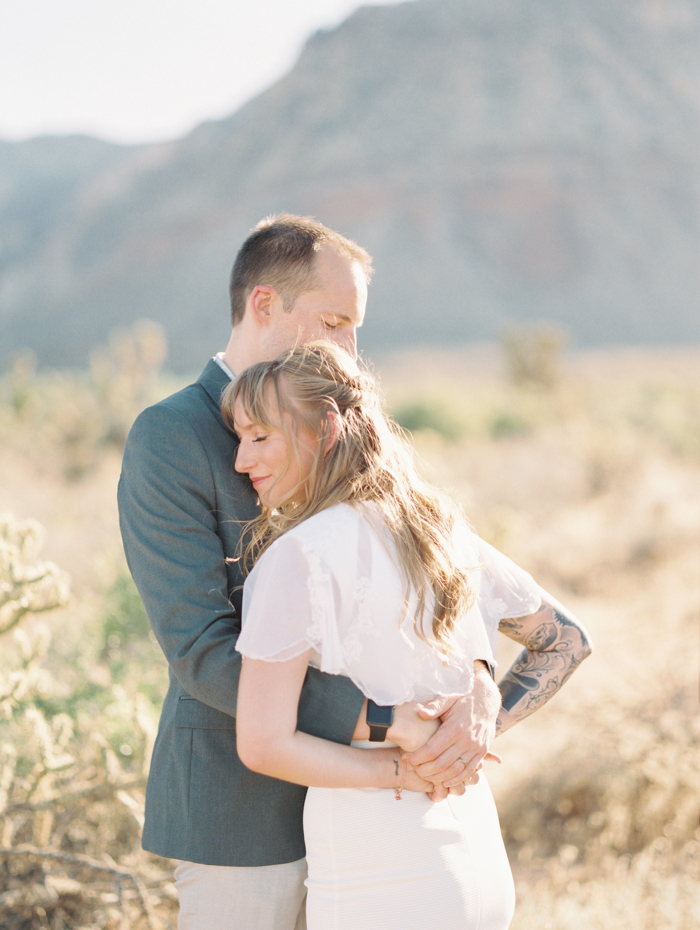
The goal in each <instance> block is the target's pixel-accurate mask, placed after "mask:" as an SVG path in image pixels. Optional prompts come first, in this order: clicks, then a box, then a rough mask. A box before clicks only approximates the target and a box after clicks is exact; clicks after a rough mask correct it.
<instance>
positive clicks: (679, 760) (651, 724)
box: [500, 687, 700, 930]
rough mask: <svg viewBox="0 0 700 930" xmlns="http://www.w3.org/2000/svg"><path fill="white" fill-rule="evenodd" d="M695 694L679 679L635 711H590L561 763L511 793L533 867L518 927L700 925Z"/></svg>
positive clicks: (510, 818)
mask: <svg viewBox="0 0 700 930" xmlns="http://www.w3.org/2000/svg"><path fill="white" fill-rule="evenodd" d="M695 705H696V698H695V695H694V694H693V693H692V691H691V689H690V688H687V689H686V688H680V687H679V688H677V689H676V690H673V689H672V688H671V689H670V690H669V694H668V696H667V698H666V699H665V700H662V699H660V698H658V697H657V698H655V699H653V700H650V701H649V702H648V703H647V704H646V705H642V706H638V707H635V708H630V709H627V710H626V711H623V709H622V708H621V707H618V708H615V709H612V708H610V707H602V708H601V709H600V710H599V711H597V712H593V713H590V712H589V713H588V714H587V716H586V727H585V729H581V730H580V731H579V732H578V733H577V735H576V738H575V739H574V740H572V741H571V744H570V745H569V746H568V747H567V749H566V750H565V751H564V752H562V753H560V754H559V755H558V757H557V759H556V760H555V762H554V774H553V772H552V768H551V767H547V768H546V769H543V771H542V772H541V773H539V774H537V775H535V776H534V777H532V778H530V779H528V780H523V781H522V782H521V783H520V784H518V788H517V791H516V792H514V793H513V794H512V795H511V796H509V797H508V798H506V799H505V801H504V802H502V804H501V806H500V816H501V826H502V828H503V831H504V837H505V840H506V844H507V846H508V848H509V854H510V858H511V861H512V862H513V864H514V871H515V874H516V877H517V876H518V875H520V876H523V877H524V880H521V882H520V888H519V897H520V898H521V899H524V900H523V903H522V904H521V907H519V909H518V911H516V920H515V922H514V930H529V928H530V927H535V926H537V927H542V926H551V927H552V928H557V930H560V928H564V930H567V928H571V930H573V928H577V927H581V926H585V927H588V928H591V930H598V928H600V930H603V928H610V927H614V928H625V930H626V928H627V927H630V926H634V927H636V928H639V930H665V928H679V930H680V928H683V930H686V928H687V930H691V928H694V927H695V926H697V921H698V919H700V898H699V897H698V895H697V887H698V886H697V882H698V880H699V879H700V824H699V823H698V799H697V772H698V768H699V767H700V722H699V721H698V719H697V716H696V714H695ZM664 898H666V899H664ZM544 914H546V915H547V917H548V918H549V920H550V921H551V922H550V923H543V922H542V917H543V915H544ZM553 918H554V919H553Z"/></svg>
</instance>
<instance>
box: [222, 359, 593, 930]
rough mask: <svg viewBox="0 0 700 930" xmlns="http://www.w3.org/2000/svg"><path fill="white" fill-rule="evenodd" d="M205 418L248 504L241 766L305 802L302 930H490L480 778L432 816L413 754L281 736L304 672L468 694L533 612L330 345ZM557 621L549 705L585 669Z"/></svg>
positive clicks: (489, 811) (496, 884)
mask: <svg viewBox="0 0 700 930" xmlns="http://www.w3.org/2000/svg"><path fill="white" fill-rule="evenodd" d="M222 409H223V411H224V415H225V417H226V418H227V420H228V422H229V423H230V424H231V425H232V426H233V428H234V429H235V431H236V433H237V434H238V436H239V439H240V446H239V449H238V453H237V458H236V463H235V465H236V469H237V470H238V471H240V472H244V473H247V474H248V475H249V476H250V479H251V481H252V483H253V487H254V488H255V490H256V491H257V493H258V496H259V498H260V501H261V504H262V511H261V514H260V517H259V518H258V519H257V520H256V521H255V522H254V524H253V526H252V528H251V536H250V541H249V544H248V546H247V549H246V552H245V553H244V559H245V560H246V563H247V564H248V565H249V566H250V565H254V567H252V570H251V571H250V574H249V575H248V578H247V580H246V584H245V588H244V606H243V632H242V633H241V635H240V637H239V640H238V646H237V648H238V649H239V651H240V652H241V653H242V654H243V656H244V661H243V668H242V672H241V678H240V685H239V696H238V708H237V720H236V727H237V739H238V751H239V754H240V757H241V759H242V761H243V762H244V763H245V764H246V765H247V766H248V767H249V768H251V769H253V770H255V771H258V772H261V773H263V774H266V775H270V776H273V777H276V778H281V779H284V780H287V781H292V782H296V783H297V784H302V785H310V786H312V787H311V788H310V790H309V793H308V795H307V801H306V807H305V814H304V831H305V838H306V845H307V861H308V868H309V878H308V881H307V887H308V898H307V921H308V927H309V930H358V928H360V927H362V928H365V930H373V928H375V927H376V928H377V930H379V928H382V930H393V928H396V930H399V928H400V930H412V928H415V930H419V928H420V930H425V928H426V927H431V926H434V927H439V928H440V930H505V928H506V927H507V926H508V924H509V923H510V920H511V917H512V913H513V906H514V895H513V884H512V878H511V874H510V869H509V866H508V862H507V858H506V855H505V850H504V847H503V843H502V840H501V836H500V830H499V825H498V818H497V814H496V811H495V807H494V804H493V799H492V797H491V794H490V791H489V788H488V785H487V783H486V780H485V779H484V778H483V776H482V775H477V777H476V781H477V783H476V784H475V785H474V786H473V787H470V788H468V789H467V791H466V792H465V793H464V794H463V795H461V796H455V795H450V796H449V797H447V798H446V799H445V800H442V801H440V802H438V803H432V801H431V800H430V799H429V797H428V795H427V793H426V792H428V791H430V790H431V788H432V787H433V785H431V784H430V782H428V781H425V780H423V779H422V778H421V777H420V776H419V775H418V773H417V772H416V771H415V770H414V769H413V768H412V767H411V766H410V765H409V764H408V762H407V759H406V758H405V756H404V754H403V752H402V751H401V749H407V750H412V749H416V748H417V745H416V744H415V743H414V744H411V743H410V742H408V743H407V742H406V741H405V740H404V739H402V738H401V736H399V737H397V739H398V741H399V742H401V749H399V748H397V747H396V745H395V744H392V743H390V744H387V743H380V744H377V743H367V744H365V743H361V744H359V745H358V744H353V746H351V747H348V746H341V745H337V744H334V743H329V742H326V741H324V740H321V739H318V738H316V737H312V736H309V735H307V734H305V733H302V732H300V731H297V729H296V713H297V705H298V699H299V693H300V690H301V686H302V683H303V680H304V676H305V674H306V669H307V667H308V664H309V662H313V663H315V664H317V665H318V666H319V667H320V668H321V669H322V670H323V671H326V672H329V673H332V674H343V675H349V676H350V677H351V678H352V679H353V681H354V682H355V683H356V684H357V685H358V687H359V688H360V689H361V690H362V691H363V693H364V694H365V695H367V697H368V698H370V699H371V700H372V701H374V702H376V704H378V705H383V706H387V705H395V704H399V703H403V702H405V701H410V700H423V701H424V700H429V699H430V698H432V697H434V696H437V695H446V694H460V693H461V694H467V693H469V691H470V689H471V686H472V682H473V663H474V660H475V659H477V658H489V657H492V655H493V652H494V651H495V649H494V648H493V647H494V645H495V640H496V637H497V629H498V625H499V622H500V621H501V620H504V619H506V618H507V619H508V623H507V624H506V632H509V633H510V635H513V636H514V638H517V639H520V640H521V641H523V637H524V636H527V635H529V631H530V627H529V626H528V622H529V620H530V618H532V617H536V616H537V615H538V613H539V611H541V609H542V605H543V598H546V596H545V595H544V594H543V592H542V590H541V589H540V588H539V587H538V586H537V585H536V584H535V582H534V581H533V580H532V578H531V577H530V576H529V575H527V574H526V573H525V572H523V571H522V570H521V569H519V568H518V567H517V566H515V565H514V564H513V563H512V562H510V560H508V559H506V558H505V557H504V556H502V555H501V554H500V553H498V552H496V551H495V550H494V549H492V548H491V547H490V546H488V545H487V544H486V543H484V542H482V541H481V540H479V539H478V537H476V536H475V535H474V534H473V533H471V532H470V531H469V529H468V528H467V526H466V524H464V522H463V521H462V520H461V518H460V516H459V513H458V511H457V510H456V508H455V507H454V505H453V504H452V503H451V502H450V500H449V499H448V498H447V497H445V496H444V495H442V494H440V493H439V492H438V491H436V490H435V489H433V488H431V487H429V486H428V485H426V484H425V482H423V481H422V480H421V479H420V477H419V476H418V474H417V472H416V470H415V468H414V466H413V462H412V457H411V450H410V446H409V445H408V444H407V443H406V441H405V440H404V439H403V437H402V436H401V434H400V431H399V430H398V428H397V427H395V425H394V424H392V423H391V422H390V421H389V420H387V418H386V417H385V416H384V414H383V412H382V410H381V407H380V404H379V400H378V398H377V394H376V391H375V389H374V385H373V383H372V381H371V379H370V378H369V377H368V376H367V375H366V374H363V373H362V372H360V371H359V369H358V367H357V365H356V364H355V363H354V362H353V361H352V360H351V359H350V358H349V357H348V356H347V355H346V354H345V353H344V352H342V350H340V349H338V348H337V347H335V346H332V345H326V344H315V345H311V346H305V347H300V348H297V349H295V350H293V351H292V352H290V353H288V354H287V355H285V356H283V357H282V358H280V359H278V360H276V361H274V362H270V363H262V364H259V365H255V366H253V367H252V368H250V369H248V370H247V371H246V372H244V373H243V374H242V375H241V376H240V377H239V378H238V379H237V380H236V381H235V382H234V383H233V384H232V385H231V386H230V388H229V389H228V390H227V392H226V393H225V395H224V398H223V400H222ZM548 604H549V602H548ZM549 609H553V608H551V607H549ZM559 609H560V608H559ZM559 616H561V614H560V615H559ZM514 618H521V619H520V620H518V619H514ZM565 622H566V623H567V624H568V625H569V626H573V627H574V628H575V629H576V630H577V631H581V635H580V637H579V642H580V644H581V646H580V648H578V649H574V650H573V651H570V654H567V655H566V656H565V657H564V659H563V661H564V666H565V667H564V669H559V670H558V672H557V676H556V683H555V686H554V690H556V688H557V687H559V686H560V685H561V683H563V680H564V679H565V678H566V677H568V674H570V672H571V671H572V670H573V667H575V665H576V664H577V663H578V661H580V659H581V658H582V657H584V656H585V654H587V653H586V649H585V648H584V647H583V645H582V644H583V643H585V634H584V633H583V631H582V628H580V626H578V625H577V624H576V621H575V620H573V618H571V617H570V616H568V615H567V616H566V621H565ZM540 625H541V624H540ZM523 630H526V632H525V633H523ZM547 643H548V645H547V647H546V648H548V649H550V650H551V646H552V638H551V636H550V637H549V639H548V640H547ZM557 656H558V658H559V659H561V657H562V653H561V652H558V653H557ZM543 668H544V666H543V665H542V663H540V677H542V669H543ZM511 671H512V670H511ZM506 677H507V676H506ZM544 677H545V678H547V675H546V674H545V675H544ZM550 677H552V676H550ZM511 685H512V686H513V687H520V689H521V690H522V685H520V684H518V681H517V680H516V679H513V680H512V681H511ZM525 690H527V688H526V689H525ZM545 690H546V692H547V694H549V693H551V691H552V687H551V682H550V683H548V684H547V685H546V687H545ZM530 698H532V695H530ZM516 703H517V702H516ZM528 703H529V704H532V701H531V700H530V701H529V702H528ZM513 706H515V705H513ZM530 709H531V708H530ZM526 712H529V711H523V712H522V714H521V715H524V713H526ZM511 717H512V719H510V720H509V721H508V723H512V722H514V720H515V719H517V718H518V711H517V708H516V710H515V711H511ZM389 735H390V736H392V737H393V736H394V733H393V732H392V731H390V733H389ZM423 740H424V738H423ZM377 746H379V747H380V748H377ZM368 748H372V751H371V752H368V751H367V749H368ZM423 771H424V769H423ZM387 788H389V789H391V788H393V789H394V791H393V792H392V791H387V790H385V789H387ZM403 789H412V790H410V791H404V790H403ZM394 799H398V800H401V801H402V803H401V804H394V803H393V802H394Z"/></svg>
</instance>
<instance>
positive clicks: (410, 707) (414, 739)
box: [386, 701, 440, 752]
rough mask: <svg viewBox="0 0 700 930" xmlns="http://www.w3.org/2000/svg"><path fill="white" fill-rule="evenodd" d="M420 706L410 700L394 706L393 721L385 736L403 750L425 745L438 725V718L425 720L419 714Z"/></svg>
mask: <svg viewBox="0 0 700 930" xmlns="http://www.w3.org/2000/svg"><path fill="white" fill-rule="evenodd" d="M422 706H423V705H422V704H418V703H416V702H415V701H411V702H410V703H407V704H399V705H398V706H397V707H395V708H394V722H393V723H392V725H391V726H390V727H389V729H388V730H387V733H386V738H387V739H388V740H391V742H392V743H396V745H397V746H400V747H401V749H403V750H404V752H414V751H415V750H416V749H420V747H421V746H425V744H426V743H427V742H428V740H429V739H430V738H431V737H432V736H433V735H434V734H435V733H436V732H437V730H438V728H439V726H440V721H439V720H438V719H433V720H426V719H424V718H423V717H421V716H419V711H420V710H421V708H422Z"/></svg>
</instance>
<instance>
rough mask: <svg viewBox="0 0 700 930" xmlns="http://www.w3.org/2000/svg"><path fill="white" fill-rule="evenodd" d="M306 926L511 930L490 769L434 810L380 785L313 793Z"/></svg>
mask: <svg viewBox="0 0 700 930" xmlns="http://www.w3.org/2000/svg"><path fill="white" fill-rule="evenodd" d="M304 835H305V838H306V858H307V862H308V867H309V877H308V880H307V882H306V885H307V889H308V897H307V910H306V913H307V923H308V930H430V928H432V927H435V928H439V930H506V928H507V927H508V925H509V924H510V921H511V919H512V917H513V910H514V907H515V893H514V889H513V878H512V875H511V871H510V866H509V865H508V858H507V856H506V851H505V848H504V846H503V840H502V838H501V831H500V827H499V823H498V815H497V813H496V805H495V804H494V801H493V796H492V794H491V789H490V788H489V786H488V783H487V781H486V778H485V777H484V775H483V773H481V777H480V779H479V783H478V784H477V785H472V786H470V787H468V788H467V790H466V793H465V794H464V795H462V796H461V797H457V796H452V795H450V796H449V797H448V798H447V799H446V800H445V801H441V802H439V803H438V804H434V803H433V802H432V801H430V800H429V799H428V797H427V796H426V795H424V794H418V793H416V792H412V791H404V792H403V797H402V799H401V800H400V801H397V800H396V798H395V796H394V792H393V791H391V790H387V789H383V788H361V789H354V788H309V791H308V794H307V798H306V805H305V808H304Z"/></svg>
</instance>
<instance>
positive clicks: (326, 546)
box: [262, 504, 364, 558]
mask: <svg viewBox="0 0 700 930" xmlns="http://www.w3.org/2000/svg"><path fill="white" fill-rule="evenodd" d="M363 521H364V517H363V514H362V513H361V512H360V511H359V510H357V509H356V508H355V507H353V506H351V505H350V504H333V506H331V507H326V508H325V510H321V511H319V512H318V513H315V514H314V515H313V516H311V517H309V518H308V519H306V520H303V521H302V522H301V523H298V524H297V525H296V526H294V527H292V529H290V530H287V532H286V533H284V534H283V535H282V536H279V537H278V538H277V539H276V540H275V541H274V542H273V543H272V545H271V546H270V547H269V549H268V550H267V552H272V551H273V550H274V551H277V552H279V551H280V550H287V551H288V550H290V549H299V548H301V549H303V550H304V551H308V552H311V551H313V552H316V553H318V554H319V555H324V554H333V553H335V552H337V551H338V550H339V549H344V548H347V546H348V544H349V542H350V540H351V538H352V536H353V528H355V527H358V526H359V525H360V524H361V523H362V522H363ZM267 552H266V553H264V555H263V556H262V558H264V556H265V555H267Z"/></svg>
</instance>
